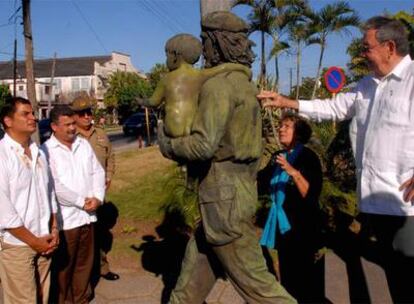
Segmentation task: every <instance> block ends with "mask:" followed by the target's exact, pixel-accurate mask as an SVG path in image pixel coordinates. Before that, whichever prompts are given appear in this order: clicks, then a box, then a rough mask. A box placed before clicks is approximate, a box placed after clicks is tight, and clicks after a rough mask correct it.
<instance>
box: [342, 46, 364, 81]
mask: <svg viewBox="0 0 414 304" xmlns="http://www.w3.org/2000/svg"><path fill="white" fill-rule="evenodd" d="M346 52H347V54H348V55H349V56H350V57H351V60H350V62H348V64H347V67H348V70H349V71H350V72H351V80H352V81H358V80H360V79H361V78H362V77H364V76H365V75H368V74H369V68H368V61H367V59H366V58H365V57H363V56H362V55H361V53H362V39H361V38H358V39H354V40H352V42H351V44H350V45H349V46H348V49H347V50H346Z"/></svg>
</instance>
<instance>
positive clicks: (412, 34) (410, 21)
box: [394, 11, 414, 58]
mask: <svg viewBox="0 0 414 304" xmlns="http://www.w3.org/2000/svg"><path fill="white" fill-rule="evenodd" d="M394 18H395V19H397V20H400V21H401V22H402V23H404V25H405V26H406V27H407V31H408V40H409V41H410V56H411V58H414V14H413V15H410V14H408V13H407V12H404V11H400V12H398V13H396V14H395V15H394Z"/></svg>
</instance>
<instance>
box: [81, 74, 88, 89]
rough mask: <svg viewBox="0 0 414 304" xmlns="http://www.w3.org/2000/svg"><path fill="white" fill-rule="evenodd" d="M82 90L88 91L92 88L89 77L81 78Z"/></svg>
mask: <svg viewBox="0 0 414 304" xmlns="http://www.w3.org/2000/svg"><path fill="white" fill-rule="evenodd" d="M80 81H81V82H80V90H81V91H88V90H89V88H90V81H89V78H85V77H84V78H81V80H80Z"/></svg>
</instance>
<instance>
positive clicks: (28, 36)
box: [22, 0, 40, 143]
mask: <svg viewBox="0 0 414 304" xmlns="http://www.w3.org/2000/svg"><path fill="white" fill-rule="evenodd" d="M22 8H23V35H24V46H25V65H26V89H27V98H28V99H29V100H30V103H31V104H32V108H33V112H34V113H35V116H36V117H38V116H39V110H38V109H39V107H38V105H37V101H36V87H35V85H36V84H35V76H34V60H33V36H32V21H31V18H30V0H22ZM32 137H33V140H34V141H35V142H37V143H39V142H40V139H39V131H37V132H36V133H34V134H33V136H32Z"/></svg>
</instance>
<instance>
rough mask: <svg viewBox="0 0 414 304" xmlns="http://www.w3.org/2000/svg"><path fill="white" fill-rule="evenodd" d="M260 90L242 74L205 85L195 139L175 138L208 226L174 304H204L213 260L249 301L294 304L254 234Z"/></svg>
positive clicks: (188, 260) (191, 250)
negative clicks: (270, 268)
mask: <svg viewBox="0 0 414 304" xmlns="http://www.w3.org/2000/svg"><path fill="white" fill-rule="evenodd" d="M256 94H257V90H256V88H255V87H254V85H253V84H252V83H251V82H250V81H249V79H248V77H247V76H246V75H245V74H243V73H241V72H231V73H224V74H220V75H218V76H215V77H214V78H211V79H210V80H208V81H207V82H206V83H205V84H204V85H203V87H202V90H201V93H200V98H199V110H198V112H197V115H196V117H195V119H194V124H193V128H192V133H191V135H190V136H186V137H180V138H173V139H169V140H170V144H169V146H170V150H171V151H170V153H171V154H172V157H173V158H176V159H182V160H183V159H184V160H186V161H189V162H190V163H189V166H192V171H195V172H196V173H197V175H198V179H199V181H200V185H199V205H200V211H201V217H202V225H200V226H199V228H198V229H197V231H196V233H195V236H194V237H193V238H192V239H191V240H190V242H189V244H188V246H187V249H186V254H185V257H184V261H183V265H182V270H181V274H180V277H179V279H178V282H177V285H176V287H175V289H174V291H173V292H172V294H171V298H170V302H171V304H201V303H203V301H204V300H205V298H206V297H207V295H208V294H209V292H210V291H211V289H212V287H213V286H214V283H215V281H216V275H215V271H214V267H215V263H214V262H213V261H214V260H216V261H218V264H219V265H220V266H221V268H222V270H223V271H224V272H225V274H226V276H227V278H228V279H229V280H230V281H231V283H232V284H233V286H234V287H235V288H236V290H237V291H238V292H239V293H240V295H241V296H242V297H243V298H244V299H245V300H246V302H248V303H260V304H266V303H295V300H294V299H293V298H292V297H291V296H290V295H289V294H288V293H287V292H286V291H285V289H284V288H283V287H282V286H281V285H280V284H279V283H278V282H277V281H276V279H275V277H274V276H273V275H272V274H270V273H269V272H268V270H267V267H266V263H265V260H264V257H263V254H262V250H261V247H260V245H259V241H258V238H257V237H256V234H255V228H254V225H253V218H254V215H255V212H256V207H257V189H256V173H257V168H258V160H259V158H260V156H261V154H262V124H261V115H260V105H259V103H258V102H257V100H256Z"/></svg>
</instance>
